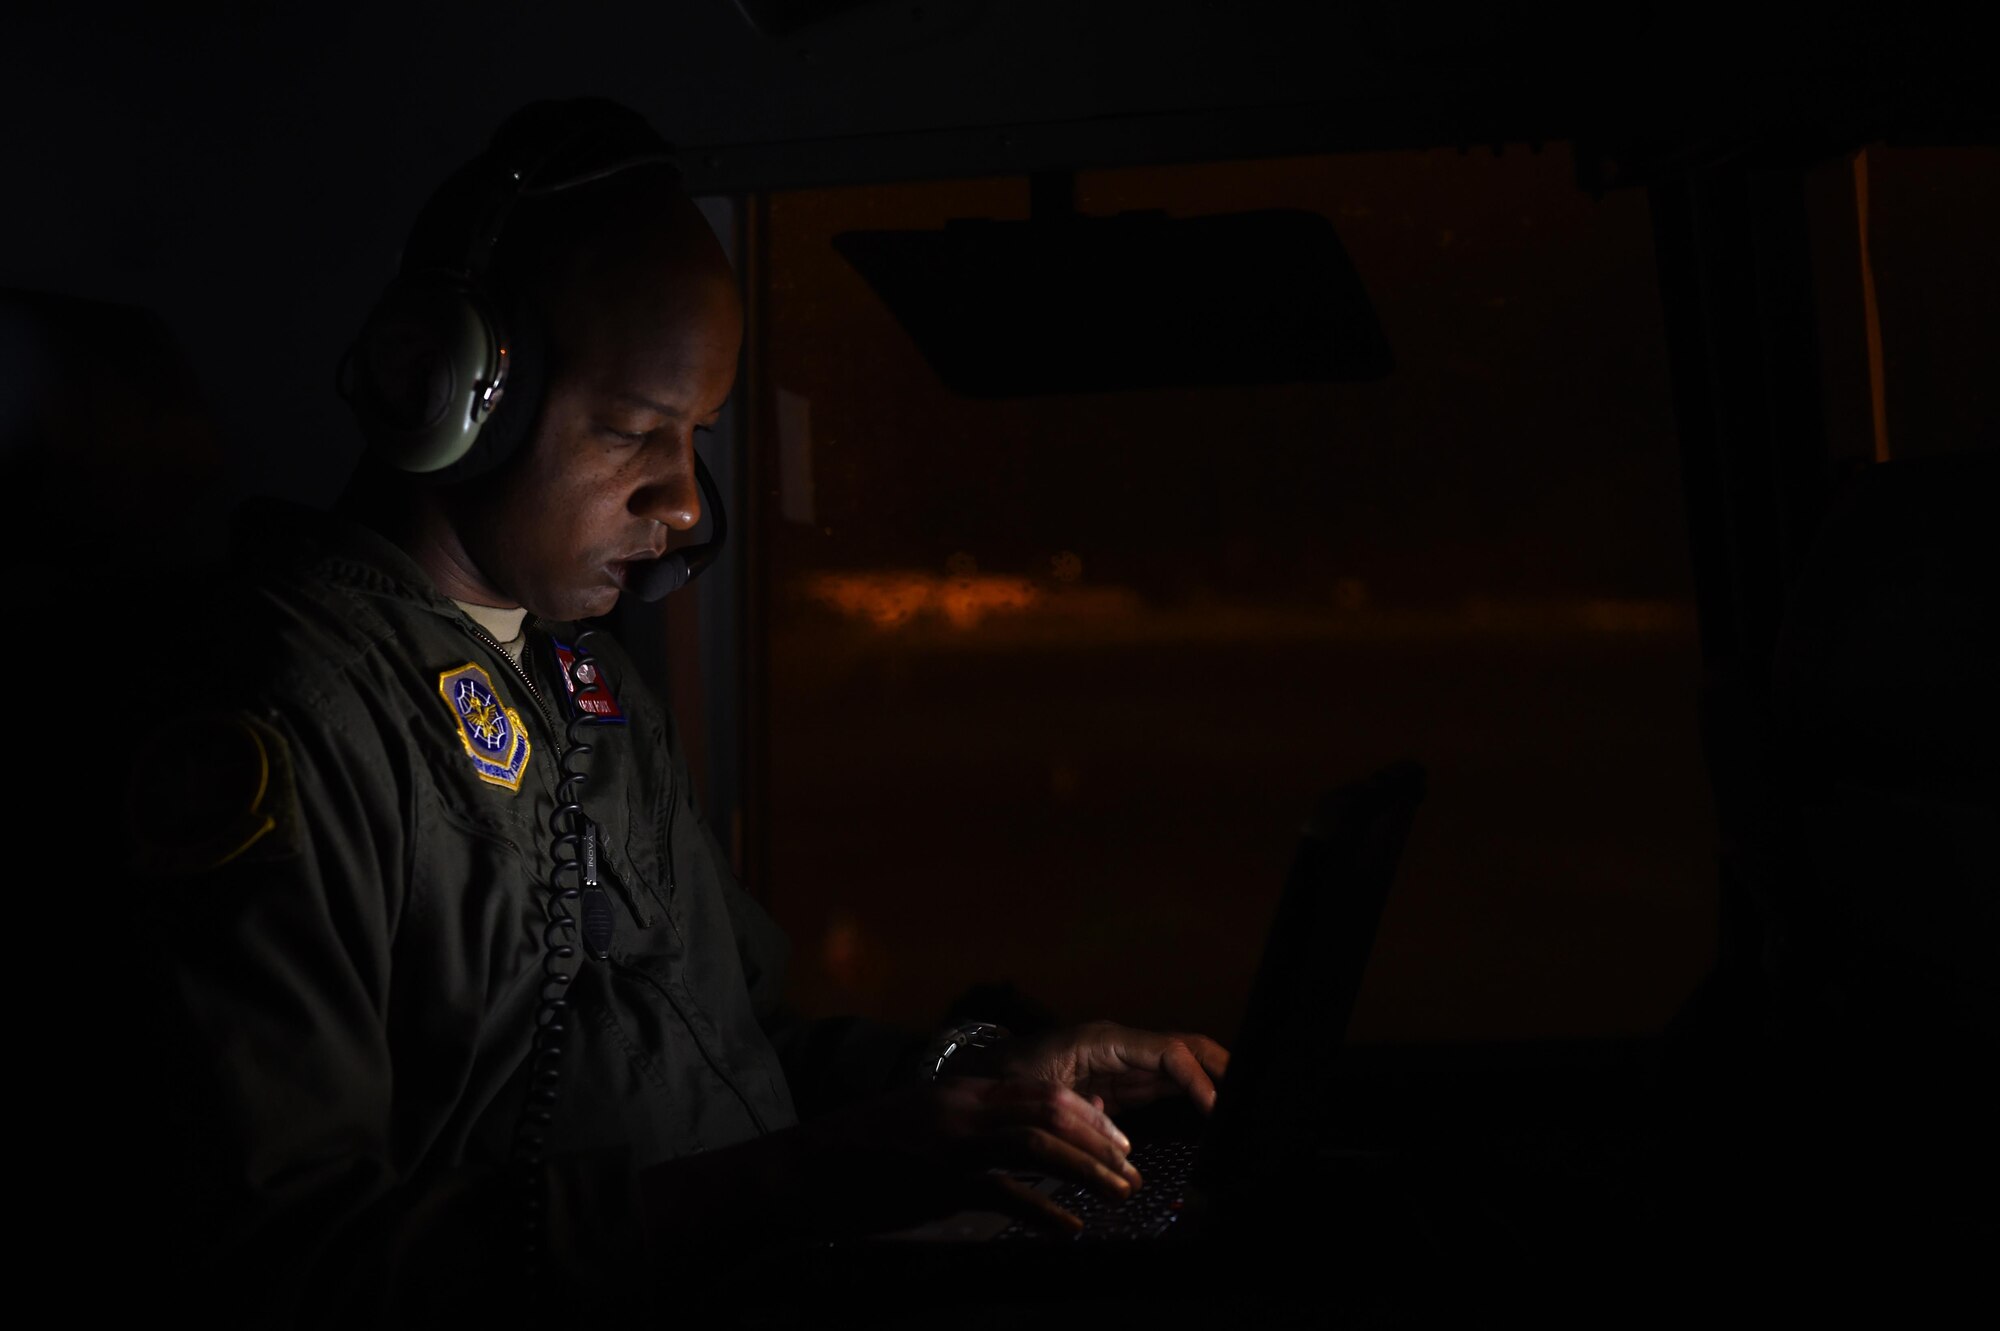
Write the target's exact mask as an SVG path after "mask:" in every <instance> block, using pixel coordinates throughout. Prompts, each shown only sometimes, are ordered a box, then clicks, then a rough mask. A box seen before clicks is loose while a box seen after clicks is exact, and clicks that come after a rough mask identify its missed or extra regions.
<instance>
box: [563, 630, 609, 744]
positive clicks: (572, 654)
mask: <svg viewBox="0 0 2000 1331" xmlns="http://www.w3.org/2000/svg"><path fill="white" fill-rule="evenodd" d="M550 641H554V639H551V640H550ZM555 647H556V665H557V667H558V668H560V669H561V671H562V678H563V688H564V689H566V690H567V691H568V693H569V705H570V710H571V711H572V712H587V713H589V714H590V715H591V716H594V717H596V718H597V719H598V720H600V721H618V722H621V723H622V722H623V721H624V720H625V709H624V708H622V707H620V706H619V705H618V700H617V699H616V698H614V697H612V696H611V687H610V685H609V684H608V683H606V681H605V678H604V667H602V666H600V665H598V664H597V663H596V662H595V661H593V660H590V659H588V658H585V659H582V660H579V658H578V657H577V654H576V650H575V649H574V648H571V647H567V646H564V645H563V644H562V643H560V642H556V644H555Z"/></svg>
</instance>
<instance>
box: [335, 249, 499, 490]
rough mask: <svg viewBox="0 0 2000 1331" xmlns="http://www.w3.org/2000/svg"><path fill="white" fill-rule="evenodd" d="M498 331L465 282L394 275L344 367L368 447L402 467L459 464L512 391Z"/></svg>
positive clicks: (345, 386)
mask: <svg viewBox="0 0 2000 1331" xmlns="http://www.w3.org/2000/svg"><path fill="white" fill-rule="evenodd" d="M508 360H509V355H508V348H507V347H506V343H505V341H504V337H503V334H502V332H501V330H500V329H499V328H497V327H496V326H495V324H494V321H493V318H492V316H491V314H490V313H489V312H488V311H487V310H486V308H485V307H484V305H483V303H482V302H481V301H480V300H479V299H478V298H477V297H476V296H474V295H473V294H472V293H471V292H470V291H469V290H467V289H466V288H465V286H464V285H463V284H461V283H456V282H452V281H449V280H444V279H438V278H427V277H421V276H420V277H416V278H401V279H398V280H397V281H396V282H395V283H394V284H393V285H392V286H391V287H390V288H389V290H388V292H387V293H386V294H385V295H384V296H383V298H382V300H381V301H380V302H379V303H378V304H377V305H376V307H375V309H374V311H373V312H372V313H371V314H370V315H369V317H368V322H367V323H366V324H364V325H363V326H362V330H361V335H360V336H359V337H357V338H356V339H355V342H354V345H353V347H352V348H350V349H349V351H348V354H347V359H346V361H345V363H344V364H343V367H342V374H341V391H342V393H343V395H344V396H346V398H347V400H348V401H349V403H351V404H352V405H353V408H354V412H355V416H356V418H357V419H358V420H359V422H360V424H361V428H362V431H363V433H364V434H365V435H366V436H367V438H368V442H369V445H370V446H371V447H372V448H374V449H376V450H377V452H378V453H380V455H381V456H382V458H383V459H384V460H385V461H387V462H388V463H390V464H391V465H392V466H395V467H399V468H401V469H402V470H404V471H414V472H436V471H440V470H442V469H444V468H447V467H450V466H452V465H454V464H455V463H457V462H459V461H460V460H461V459H463V458H464V457H465V456H466V455H467V453H468V451H469V450H470V449H471V448H472V447H473V445H474V444H475V442H476V441H477V439H478V437H479V435H480V434H481V433H482V427H483V425H484V423H485V419H486V417H487V415H488V414H489V409H490V407H491V406H492V405H495V404H496V403H497V400H499V399H496V398H494V397H493V396H492V395H493V393H494V392H495V391H496V390H497V391H498V392H499V393H500V395H501V397H502V398H504V393H505V390H506V389H507V388H508V387H510V386H511V385H509V384H507V383H506V379H508V378H511V373H510V371H511V366H509V365H508V363H507V362H508Z"/></svg>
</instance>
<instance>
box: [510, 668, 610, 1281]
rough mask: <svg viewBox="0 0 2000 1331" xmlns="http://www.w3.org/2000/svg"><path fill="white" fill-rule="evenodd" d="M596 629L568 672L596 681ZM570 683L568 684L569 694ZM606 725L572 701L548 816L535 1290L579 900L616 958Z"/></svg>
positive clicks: (532, 1150)
mask: <svg viewBox="0 0 2000 1331" xmlns="http://www.w3.org/2000/svg"><path fill="white" fill-rule="evenodd" d="M597 632H598V631H597V630H596V629H586V630H585V631H584V632H583V633H581V634H579V635H578V636H577V640H576V658H575V660H574V662H572V663H571V664H570V665H569V666H568V669H569V670H570V672H572V674H573V675H575V676H576V677H578V678H581V679H585V680H589V679H594V678H596V672H597V666H596V662H595V661H594V660H593V658H591V657H590V656H589V655H588V654H587V653H586V652H585V646H584V645H585V643H587V642H588V641H589V640H590V639H591V638H593V637H595V636H596V634H597ZM558 668H561V665H560V663H558ZM567 685H568V681H565V686H566V687H565V689H564V693H565V696H566V697H567V695H568V693H569V689H568V687H567ZM602 724H604V721H603V718H601V717H598V716H594V715H592V714H591V713H589V712H587V711H585V710H584V709H583V708H581V707H578V706H575V705H574V703H573V702H572V703H571V706H570V721H569V724H568V726H566V727H565V728H564V731H563V738H564V741H565V742H564V745H563V751H562V756H561V758H559V759H558V760H557V764H556V766H557V769H558V771H559V772H560V777H559V779H558V780H557V783H556V807H555V811H554V812H553V813H551V814H550V815H549V833H550V840H549V858H550V861H551V863H550V865H549V876H548V881H547V895H546V899H545V900H544V902H543V923H542V947H543V953H542V984H541V1002H540V1005H539V1006H538V1007H537V1008H536V1011H535V1037H534V1042H533V1044H532V1045H531V1046H530V1049H529V1053H528V1087H527V1098H526V1099H525V1100H524V1102H523V1103H522V1106H521V1117H520V1119H519V1120H518V1122H517V1123H516V1125H515V1131H514V1163H515V1166H516V1168H517V1169H518V1171H519V1175H520V1187H521V1203H522V1225H523V1229H522V1235H521V1238H522V1248H523V1253H522V1255H523V1257H524V1258H525V1271H526V1274H527V1277H528V1280H529V1281H530V1288H534V1289H538V1288H539V1276H540V1274H541V1264H542V1240H543V1233H544V1225H545V1223H546V1217H545V1215H544V1214H543V1195H542V1194H543V1189H542V1168H541V1167H542V1164H543V1161H544V1160H545V1159H546V1157H547V1153H548V1139H549V1130H550V1127H551V1125H552V1124H553V1123H554V1121H555V1109H556V1101H557V1099H558V1097H559V1095H560V1093H561V1090H562V1059H563V1050H564V1048H565V1047H566V1037H567V1035H568V1029H569V1028H568V1025H567V1023H566V1018H567V1016H568V1014H569V1010H570V1000H569V986H570V984H571V982H573V981H574V980H575V979H576V974H577V971H576V968H575V967H574V966H573V965H571V964H570V963H571V962H572V961H573V960H574V959H575V957H576V952H577V949H576V943H575V939H576V934H577V918H576V916H575V915H573V914H571V913H570V907H571V906H572V905H575V904H577V903H578V902H579V901H580V902H581V904H582V907H583V912H584V921H583V932H584V938H585V942H586V944H587V946H588V947H589V950H590V951H591V952H592V954H593V955H595V956H597V957H598V958H599V959H600V960H601V959H603V958H604V957H606V956H608V955H609V951H608V945H609V941H610V925H611V922H612V915H611V910H610V903H609V901H608V899H606V897H605V894H604V891H603V888H602V887H601V886H599V879H598V870H597V827H596V825H595V824H594V823H592V822H591V821H590V819H589V817H588V816H587V815H586V814H585V813H584V811H583V787H584V785H585V784H586V783H587V782H588V781H589V779H590V771H589V767H588V765H587V764H585V765H583V766H579V765H578V764H579V763H582V762H583V760H585V759H587V758H589V757H590V754H591V750H592V747H593V746H592V745H591V744H590V742H589V741H588V740H587V739H585V738H584V731H585V729H586V728H587V727H589V726H593V725H602Z"/></svg>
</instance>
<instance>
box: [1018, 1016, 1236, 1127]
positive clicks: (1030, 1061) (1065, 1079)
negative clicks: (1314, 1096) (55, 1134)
mask: <svg viewBox="0 0 2000 1331" xmlns="http://www.w3.org/2000/svg"><path fill="white" fill-rule="evenodd" d="M996 1052H998V1053H999V1054H1000V1058H999V1064H1000V1068H1001V1070H1002V1072H1003V1073H1004V1074H1005V1075H1006V1076H1008V1077H1021V1078H1027V1079H1030V1080H1034V1081H1044V1082H1055V1083H1056V1084H1058V1085H1061V1086H1067V1087H1069V1088H1071V1089H1072V1090H1074V1091H1076V1092H1077V1093H1078V1094H1080V1095H1087V1096H1089V1097H1090V1098H1091V1102H1092V1103H1093V1104H1095V1105H1097V1107H1098V1108H1100V1109H1103V1110H1107V1111H1109V1112H1111V1113H1118V1112H1119V1111H1121V1110H1125V1109H1131V1108H1134V1107H1136V1106H1138V1105H1143V1104H1150V1103H1151V1102H1152V1101H1154V1100H1157V1099H1159V1098H1161V1097H1162V1096H1166V1095H1175V1094H1181V1095H1186V1096H1187V1097H1188V1098H1189V1099H1191V1100H1193V1101H1194V1103H1195V1108H1197V1109H1199V1110H1201V1112H1202V1113H1204V1114H1206V1113H1208V1112H1209V1111H1210V1110H1212V1109H1214V1108H1215V1083H1216V1081H1217V1080H1219V1079H1220V1078H1221V1077H1223V1075H1224V1074H1226V1073H1227V1072H1228V1071H1229V1051H1228V1050H1227V1049H1224V1048H1223V1047H1222V1046H1221V1045H1219V1044H1217V1043H1216V1042H1215V1041H1213V1040H1211V1039H1209V1038H1208V1037H1207V1036H1206V1035H1180V1034H1165V1035H1162V1034H1159V1033H1157V1032H1154V1031H1135V1030H1133V1029H1132V1028H1131V1027H1129V1026H1120V1025H1117V1024H1116V1023H1114V1022H1109V1021H1092V1022H1086V1023H1084V1024H1083V1025H1081V1026H1073V1027H1070V1028H1068V1029H1066V1030H1060V1031H1055V1032H1052V1033H1051V1034H1048V1035H1044V1036H1041V1037H1039V1038H1038V1039H1034V1040H1024V1041H1021V1042H1020V1043H1019V1044H1018V1045H1016V1044H1012V1043H1010V1044H1006V1045H1002V1046H1001V1047H1000V1050H998V1051H996Z"/></svg>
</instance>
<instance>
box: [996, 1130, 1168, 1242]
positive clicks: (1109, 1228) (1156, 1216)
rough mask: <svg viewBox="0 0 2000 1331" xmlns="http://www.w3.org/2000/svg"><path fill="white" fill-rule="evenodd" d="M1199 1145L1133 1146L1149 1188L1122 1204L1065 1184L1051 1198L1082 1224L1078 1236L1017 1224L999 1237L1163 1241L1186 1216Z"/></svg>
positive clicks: (1134, 1159)
mask: <svg viewBox="0 0 2000 1331" xmlns="http://www.w3.org/2000/svg"><path fill="white" fill-rule="evenodd" d="M1196 1149H1197V1143H1195V1142H1193V1141H1186V1140H1180V1141H1146V1142H1140V1143H1139V1144H1138V1145H1136V1146H1134V1147H1133V1148H1132V1155H1131V1160H1132V1166H1133V1168H1135V1169H1137V1170H1138V1171H1139V1173H1140V1174H1142V1175H1143V1176H1144V1177H1145V1180H1146V1182H1145V1186H1143V1187H1141V1188H1140V1189H1139V1190H1138V1191H1137V1192H1135V1193H1133V1194H1132V1195H1131V1196H1130V1197H1127V1198H1125V1199H1124V1200H1123V1201H1113V1200H1111V1199H1110V1198H1108V1197H1105V1196H1103V1195H1101V1194H1099V1193H1097V1192H1095V1191H1093V1190H1092V1189H1090V1188H1086V1187H1084V1186H1083V1185H1082V1184H1080V1183H1076V1184H1065V1185H1064V1186H1063V1187H1061V1188H1059V1189H1058V1190H1057V1191H1056V1192H1054V1193H1053V1194H1051V1197H1052V1200H1054V1202H1055V1203H1056V1204H1057V1205H1058V1206H1060V1207H1062V1208H1063V1209H1064V1210H1066V1211H1071V1212H1074V1213H1075V1214H1076V1215H1077V1216H1078V1217H1079V1218H1080V1219H1082V1221H1083V1228H1082V1229H1081V1230H1079V1231H1077V1232H1076V1233H1075V1234H1060V1233H1057V1232H1055V1231H1054V1230H1049V1229H1044V1228H1042V1227H1041V1226H1040V1225H1035V1224H1031V1223H1028V1222H1025V1221H1020V1220H1016V1221H1015V1222H1014V1223H1013V1224H1011V1225H1009V1226H1007V1228H1006V1229H1004V1230H1002V1231H1001V1232H1000V1234H999V1235H998V1237H999V1238H1001V1239H1022V1240H1030V1241H1032V1240H1036V1239H1044V1240H1052V1241H1054V1242H1058V1243H1082V1242H1089V1241H1092V1240H1111V1239H1150V1238H1158V1237H1159V1236H1160V1235H1162V1234H1165V1233H1166V1232H1167V1231H1168V1230H1170V1229H1172V1228H1173V1227H1174V1222H1175V1221H1177V1220H1179V1219H1180V1217H1181V1206H1182V1203H1183V1202H1184V1201H1185V1199H1186V1197H1187V1182H1188V1176H1189V1175H1190V1174H1192V1173H1193V1171H1194V1161H1195V1155H1196Z"/></svg>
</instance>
